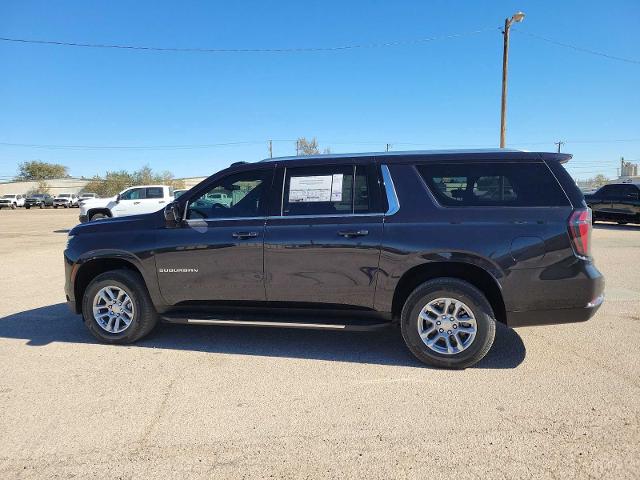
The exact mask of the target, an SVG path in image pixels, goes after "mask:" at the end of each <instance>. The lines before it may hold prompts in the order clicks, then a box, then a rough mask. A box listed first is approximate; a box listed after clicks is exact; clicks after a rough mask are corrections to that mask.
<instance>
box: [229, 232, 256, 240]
mask: <svg viewBox="0 0 640 480" xmlns="http://www.w3.org/2000/svg"><path fill="white" fill-rule="evenodd" d="M232 236H233V238H239V239H240V240H246V239H247V238H256V237H257V236H258V232H233V234H232Z"/></svg>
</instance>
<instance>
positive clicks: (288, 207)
mask: <svg viewBox="0 0 640 480" xmlns="http://www.w3.org/2000/svg"><path fill="white" fill-rule="evenodd" d="M370 202H371V198H370V191H369V182H368V178H367V173H366V169H365V168H363V167H360V166H358V167H355V166H353V165H334V166H322V167H298V168H287V175H286V178H285V184H284V197H283V199H282V213H283V215H345V214H347V215H348V214H353V213H366V212H369V211H370V209H371V204H370Z"/></svg>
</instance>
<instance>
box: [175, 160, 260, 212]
mask: <svg viewBox="0 0 640 480" xmlns="http://www.w3.org/2000/svg"><path fill="white" fill-rule="evenodd" d="M270 178H271V170H255V171H251V172H242V173H237V174H233V175H229V176H227V177H225V178H223V179H220V180H218V181H216V182H215V183H213V184H212V185H211V187H210V188H209V189H208V190H207V191H206V192H205V193H204V194H202V195H200V196H198V197H196V198H194V199H191V200H190V201H189V206H188V209H187V218H192V219H193V218H246V217H258V216H262V215H264V203H265V197H266V192H267V189H268V187H269V185H267V184H268V183H269V179H270Z"/></svg>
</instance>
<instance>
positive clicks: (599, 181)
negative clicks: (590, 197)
mask: <svg viewBox="0 0 640 480" xmlns="http://www.w3.org/2000/svg"><path fill="white" fill-rule="evenodd" d="M589 182H590V183H591V185H593V187H594V188H600V187H601V186H603V185H606V184H607V183H609V179H608V178H607V177H606V176H605V175H603V174H602V173H599V174H597V175H596V176H595V177H593V178H590V179H589Z"/></svg>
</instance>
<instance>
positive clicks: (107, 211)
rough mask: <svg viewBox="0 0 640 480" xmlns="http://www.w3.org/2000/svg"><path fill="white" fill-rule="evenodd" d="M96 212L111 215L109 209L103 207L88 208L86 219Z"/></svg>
mask: <svg viewBox="0 0 640 480" xmlns="http://www.w3.org/2000/svg"><path fill="white" fill-rule="evenodd" d="M96 213H104V214H105V215H106V216H107V217H109V218H112V217H113V215H112V213H111V210H109V209H108V208H105V207H98V208H90V209H89V210H87V219H88V220H89V219H91V217H92V216H93V215H95V214H96Z"/></svg>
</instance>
